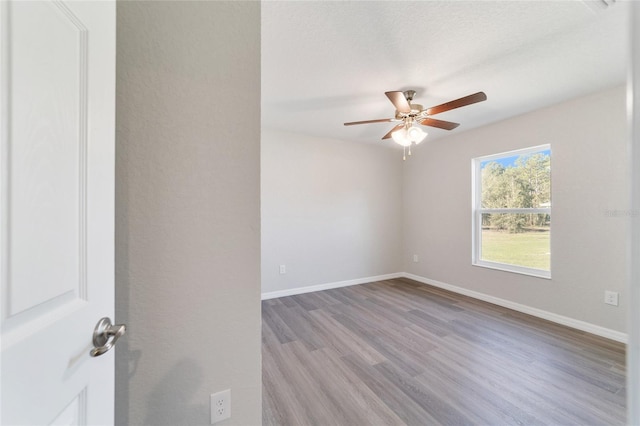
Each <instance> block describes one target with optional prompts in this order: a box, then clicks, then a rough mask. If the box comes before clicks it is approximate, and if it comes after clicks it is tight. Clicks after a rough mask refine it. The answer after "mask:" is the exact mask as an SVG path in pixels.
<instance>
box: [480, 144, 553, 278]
mask: <svg viewBox="0 0 640 426" xmlns="http://www.w3.org/2000/svg"><path fill="white" fill-rule="evenodd" d="M546 150H549V151H551V145H549V144H546V145H538V146H533V147H530V148H524V149H516V150H513V151H506V152H501V153H498V154H492V155H486V156H483V157H477V158H473V159H472V160H471V185H472V187H471V188H472V191H471V194H472V201H471V202H472V204H471V206H472V209H471V210H472V223H471V230H472V231H471V232H472V244H471V246H472V253H471V264H472V265H473V266H480V267H483V268H490V269H497V270H500V271H506V272H514V273H517V274H523V275H530V276H534V277H538V278H546V279H551V265H550V266H549V270H548V271H545V270H544V269H535V268H527V267H525V266H518V265H511V264H508V263H499V262H490V261H487V260H482V214H483V213H514V214H517V213H524V214H531V213H533V214H548V215H549V216H551V206H549V207H542V208H530V209H486V208H482V170H481V168H480V167H481V164H482V163H484V162H486V161H491V160H498V159H501V158H505V157H513V156H516V155H527V154H533V153H536V152H539V151H546ZM552 203H553V201H552ZM549 238H551V229H549ZM549 250H551V241H549Z"/></svg>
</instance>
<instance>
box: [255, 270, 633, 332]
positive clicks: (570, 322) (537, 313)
mask: <svg viewBox="0 0 640 426" xmlns="http://www.w3.org/2000/svg"><path fill="white" fill-rule="evenodd" d="M394 278H409V279H411V280H414V281H417V282H419V283H423V284H427V285H432V286H434V287H438V288H442V289H444V290H449V291H452V292H454V293H458V294H462V295H465V296H469V297H473V298H474V299H478V300H482V301H485V302H488V303H492V304H494V305H498V306H502V307H504V308H509V309H513V310H514V311H518V312H522V313H525V314H529V315H532V316H534V317H538V318H542V319H545V320H548V321H551V322H555V323H557V324H562V325H566V326H567V327H571V328H575V329H577V330H582V331H586V332H587V333H591V334H595V335H596V336H601V337H605V338H607V339H611V340H615V341H616V342H621V343H627V341H628V338H629V337H628V335H627V334H626V333H622V332H620V331H615V330H611V329H609V328H605V327H601V326H599V325H595V324H591V323H588V322H585V321H581V320H577V319H574V318H569V317H565V316H563V315H558V314H554V313H553V312H548V311H544V310H542V309H538V308H533V307H531V306H527V305H522V304H520V303H516V302H512V301H510V300H506V299H501V298H499V297H495V296H490V295H488V294H484V293H480V292H477V291H473V290H469V289H466V288H463V287H458V286H455V285H452V284H447V283H444V282H442V281H437V280H432V279H430V278H425V277H421V276H419V275H414V274H410V273H408V272H397V273H394V274H386V275H376V276H374V277H366V278H357V279H353V280H346V281H337V282H333V283H326V284H318V285H312V286H307V287H297V288H291V289H287V290H277V291H271V292H267V293H262V300H268V299H275V298H277V297H285V296H294V295H296V294H303V293H311V292H314V291H321V290H329V289H332V288H340V287H348V286H351V285H357V284H366V283H372V282H376V281H384V280H391V279H394Z"/></svg>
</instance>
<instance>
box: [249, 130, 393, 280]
mask: <svg viewBox="0 0 640 426" xmlns="http://www.w3.org/2000/svg"><path fill="white" fill-rule="evenodd" d="M261 145H262V154H261V160H262V176H261V185H262V215H261V217H262V292H263V293H271V292H276V291H283V290H290V289H294V288H301V287H308V286H313V285H320V284H328V283H335V282H337V281H345V280H353V279H359V278H366V277H372V276H378V275H383V274H389V273H394V272H398V271H399V269H398V268H399V266H400V264H401V253H402V163H403V161H402V151H398V150H392V149H389V148H388V147H386V146H383V145H362V144H354V143H350V142H345V141H340V140H332V139H324V138H316V137H312V136H306V135H300V134H293V133H287V132H282V131H273V130H268V129H263V132H262V142H261ZM282 264H284V265H286V268H287V273H286V274H285V275H281V274H280V273H279V265H282Z"/></svg>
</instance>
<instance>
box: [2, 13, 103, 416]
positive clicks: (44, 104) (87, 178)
mask: <svg viewBox="0 0 640 426" xmlns="http://www.w3.org/2000/svg"><path fill="white" fill-rule="evenodd" d="M0 24H1V32H2V33H1V38H2V64H3V65H2V69H1V70H0V83H1V86H0V90H1V92H2V93H1V94H2V114H1V119H2V122H1V126H0V127H1V129H2V230H1V232H2V256H1V261H2V263H1V265H2V266H1V267H2V288H1V296H2V304H1V306H0V314H1V315H0V318H1V320H2V357H1V358H0V363H1V364H0V367H1V373H2V381H1V394H0V399H1V403H2V404H1V411H0V416H1V420H2V424H87V423H88V424H110V423H113V368H114V366H113V363H114V360H113V351H111V352H108V353H107V354H105V355H103V356H101V357H98V358H92V357H90V356H89V351H90V350H91V348H92V347H93V345H92V333H93V328H94V326H95V324H96V323H97V321H98V320H99V319H100V318H102V317H104V316H108V317H111V318H113V311H114V307H113V303H114V301H113V274H114V272H113V249H114V244H113V236H114V231H113V220H114V206H113V198H114V96H115V4H114V3H113V2H99V1H84V2H66V1H15V2H2V3H0Z"/></svg>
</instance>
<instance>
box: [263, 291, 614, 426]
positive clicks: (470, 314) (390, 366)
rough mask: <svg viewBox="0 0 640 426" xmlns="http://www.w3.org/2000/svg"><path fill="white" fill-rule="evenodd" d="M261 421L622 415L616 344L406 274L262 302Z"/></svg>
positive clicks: (562, 420) (538, 420) (584, 420)
mask: <svg viewBox="0 0 640 426" xmlns="http://www.w3.org/2000/svg"><path fill="white" fill-rule="evenodd" d="M262 380H263V424H264V425H292V426H293V425H350V426H352V425H353V426H356V425H404V424H407V425H437V424H444V425H470V424H477V425H508V424H518V425H522V424H526V425H529V424H532V425H542V424H546V425H615V424H624V423H625V419H626V409H625V398H626V396H625V346H624V345H623V344H620V343H617V342H612V341H610V340H607V339H603V338H599V337H597V336H594V335H591V334H588V333H584V332H581V331H577V330H574V329H570V328H567V327H564V326H561V325H558V324H554V323H551V322H548V321H544V320H541V319H538V318H535V317H531V316H528V315H525V314H521V313H518V312H515V311H512V310H509V309H505V308H501V307H498V306H495V305H491V304H488V303H485V302H481V301H477V300H474V299H471V298H467V297H465V296H460V295H457V294H454V293H450V292H447V291H444V290H441V289H437V288H434V287H430V286H425V285H423V284H419V283H416V282H413V281H411V280H406V279H397V280H389V281H381V282H377V283H371V284H364V285H357V286H352V287H345V288H341V289H334V290H327V291H322V292H316V293H307V294H302V295H297V296H290V297H283V298H279V299H272V300H266V301H264V302H263V303H262Z"/></svg>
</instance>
